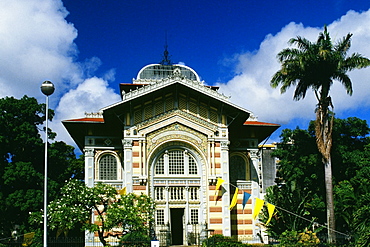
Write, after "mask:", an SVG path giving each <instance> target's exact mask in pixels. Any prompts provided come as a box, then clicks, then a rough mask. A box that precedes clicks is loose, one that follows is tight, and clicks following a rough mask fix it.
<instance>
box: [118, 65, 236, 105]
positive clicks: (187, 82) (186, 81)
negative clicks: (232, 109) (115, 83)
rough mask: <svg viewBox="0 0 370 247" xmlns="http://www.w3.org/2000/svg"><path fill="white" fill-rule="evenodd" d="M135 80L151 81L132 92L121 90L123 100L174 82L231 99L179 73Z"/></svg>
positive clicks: (136, 81)
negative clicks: (165, 76) (155, 78)
mask: <svg viewBox="0 0 370 247" xmlns="http://www.w3.org/2000/svg"><path fill="white" fill-rule="evenodd" d="M175 72H176V71H175ZM133 82H134V83H150V84H148V85H145V86H143V87H140V88H137V89H135V90H132V91H130V92H121V94H122V98H123V101H126V100H130V99H133V98H136V97H139V96H141V95H143V94H146V93H150V92H153V91H156V90H158V89H160V88H163V87H166V86H168V85H171V84H174V83H180V84H183V85H186V86H189V87H190V88H194V89H196V90H198V91H201V92H202V93H204V94H206V95H209V96H212V97H214V98H217V99H221V100H224V101H229V99H230V96H225V95H224V94H221V93H219V92H218V91H215V90H213V89H211V88H209V87H206V86H204V82H203V81H197V80H190V79H187V78H183V76H182V75H181V74H180V75H178V73H174V74H173V75H172V76H169V77H168V78H164V79H159V80H153V79H138V80H133Z"/></svg>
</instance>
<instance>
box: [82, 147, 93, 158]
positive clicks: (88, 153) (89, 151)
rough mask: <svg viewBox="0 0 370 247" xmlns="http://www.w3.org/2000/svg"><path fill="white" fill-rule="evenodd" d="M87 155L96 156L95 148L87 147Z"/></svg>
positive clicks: (85, 150)
mask: <svg viewBox="0 0 370 247" xmlns="http://www.w3.org/2000/svg"><path fill="white" fill-rule="evenodd" d="M84 152H85V157H94V149H93V148H85V149H84Z"/></svg>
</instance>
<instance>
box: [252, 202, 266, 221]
mask: <svg viewBox="0 0 370 247" xmlns="http://www.w3.org/2000/svg"><path fill="white" fill-rule="evenodd" d="M264 203H265V201H264V200H262V199H259V198H256V202H255V205H254V210H253V216H252V218H253V219H256V218H257V216H258V214H259V213H260V211H261V209H262V207H263V204H264Z"/></svg>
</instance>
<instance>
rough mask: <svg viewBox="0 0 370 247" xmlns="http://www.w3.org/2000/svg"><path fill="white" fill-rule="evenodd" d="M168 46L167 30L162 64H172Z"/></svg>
mask: <svg viewBox="0 0 370 247" xmlns="http://www.w3.org/2000/svg"><path fill="white" fill-rule="evenodd" d="M167 47H168V45H167V31H166V44H165V46H164V52H163V59H162V61H161V62H160V64H162V65H172V62H171V60H170V55H169V52H168V50H167Z"/></svg>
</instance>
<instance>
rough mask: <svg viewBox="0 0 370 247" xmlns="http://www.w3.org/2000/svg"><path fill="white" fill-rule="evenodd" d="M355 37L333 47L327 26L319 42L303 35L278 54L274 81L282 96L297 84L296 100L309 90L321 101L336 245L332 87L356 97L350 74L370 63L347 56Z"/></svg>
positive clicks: (319, 136)
mask: <svg viewBox="0 0 370 247" xmlns="http://www.w3.org/2000/svg"><path fill="white" fill-rule="evenodd" d="M351 37H352V34H347V35H346V36H345V37H344V38H343V39H342V40H340V41H339V42H337V43H336V44H333V43H332V40H331V38H330V35H329V33H328V31H327V28H326V27H325V28H324V32H322V33H320V34H319V37H318V39H317V41H316V42H315V43H312V42H310V41H309V40H307V39H305V38H302V37H299V36H298V37H296V38H293V39H291V40H290V41H289V43H290V44H291V45H296V46H297V48H286V49H284V50H282V51H281V52H280V53H279V54H278V59H279V61H280V63H281V69H280V70H279V71H277V72H276V73H275V74H274V76H273V77H272V79H271V86H272V87H278V86H279V85H281V93H284V92H285V91H286V90H287V89H288V88H289V87H291V86H295V85H296V88H295V91H294V96H293V98H294V100H300V99H303V98H304V97H305V96H306V92H307V90H308V89H309V88H312V89H313V91H314V92H315V95H316V98H317V101H318V104H317V108H316V124H315V133H316V143H317V147H318V149H319V151H320V153H321V155H322V162H323V164H324V168H325V169H324V170H325V185H326V205H327V223H328V226H329V227H328V236H329V242H335V232H334V230H335V218H334V199H333V185H332V160H331V147H332V143H333V142H332V129H333V121H334V120H333V117H334V116H333V113H332V111H333V108H334V107H333V104H332V100H331V97H330V88H331V86H332V84H333V82H334V81H339V82H340V83H342V84H343V86H344V87H345V89H346V91H347V93H348V94H349V95H352V82H351V80H350V78H349V77H348V75H347V73H348V72H349V71H352V70H354V69H360V68H365V67H367V66H369V65H370V60H369V59H368V58H365V57H363V56H361V55H360V54H358V53H354V54H352V55H350V56H347V53H348V50H349V48H350V46H351ZM330 109H331V111H330ZM330 229H331V230H330Z"/></svg>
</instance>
